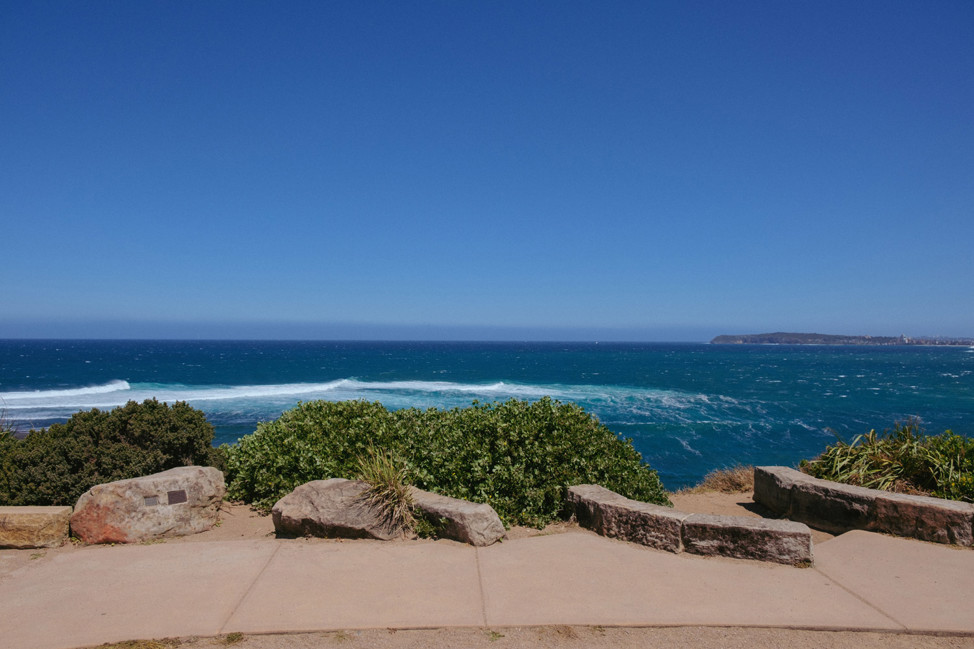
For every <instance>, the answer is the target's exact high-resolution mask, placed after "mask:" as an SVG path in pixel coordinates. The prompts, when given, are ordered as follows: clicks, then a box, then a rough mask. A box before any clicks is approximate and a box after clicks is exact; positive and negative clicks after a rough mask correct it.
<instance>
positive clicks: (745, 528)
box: [683, 514, 812, 565]
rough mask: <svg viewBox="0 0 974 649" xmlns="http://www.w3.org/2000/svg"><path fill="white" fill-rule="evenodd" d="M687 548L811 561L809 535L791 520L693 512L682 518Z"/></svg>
mask: <svg viewBox="0 0 974 649" xmlns="http://www.w3.org/2000/svg"><path fill="white" fill-rule="evenodd" d="M683 547H684V550H685V551H686V552H689V553H691V554H700V555H704V556H720V557H734V558H736V559H757V560H758V561H772V562H774V563H784V564H793V565H800V564H803V563H809V562H811V561H812V535H811V530H809V529H808V526H807V525H804V524H802V523H795V522H794V521H784V520H774V519H768V518H753V517H750V516H716V515H713V514H692V515H690V516H688V517H687V518H686V519H684V521H683Z"/></svg>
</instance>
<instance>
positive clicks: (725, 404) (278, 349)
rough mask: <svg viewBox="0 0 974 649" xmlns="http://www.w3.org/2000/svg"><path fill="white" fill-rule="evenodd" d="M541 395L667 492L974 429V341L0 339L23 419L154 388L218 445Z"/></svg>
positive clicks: (8, 397) (10, 403) (9, 403)
mask: <svg viewBox="0 0 974 649" xmlns="http://www.w3.org/2000/svg"><path fill="white" fill-rule="evenodd" d="M542 396H551V397H552V398H554V399H558V400H560V401H564V402H574V403H577V404H578V405H580V406H582V407H583V408H585V410H587V411H588V412H590V413H592V414H594V415H596V416H597V417H598V418H599V420H600V421H601V422H602V423H603V424H605V425H606V426H608V427H609V428H610V429H611V430H612V431H614V432H615V433H617V434H619V435H621V436H623V437H626V438H630V439H631V440H632V443H633V445H634V446H635V448H636V450H638V451H639V452H640V453H642V455H643V459H644V460H645V461H646V462H648V463H649V464H650V465H651V466H652V467H653V468H654V469H656V470H657V471H659V474H660V478H661V479H662V481H663V484H664V485H665V486H666V487H667V488H668V489H671V490H675V489H678V488H680V487H683V486H687V485H691V484H695V483H697V482H699V481H700V479H701V478H702V477H703V476H704V475H705V474H706V473H707V472H709V471H711V470H713V469H715V468H722V467H729V466H733V465H735V464H758V465H761V464H784V465H792V466H793V465H796V464H797V463H798V462H799V460H801V459H802V458H811V457H814V456H816V455H817V454H819V453H820V452H821V451H822V450H823V449H824V448H825V447H826V445H828V444H830V443H831V442H833V441H834V440H835V439H836V435H838V436H840V437H841V438H843V439H846V440H848V439H851V438H852V437H853V436H854V435H856V434H859V433H865V432H867V431H869V430H870V429H872V428H875V429H877V430H883V429H886V428H890V427H892V426H893V424H894V423H895V422H897V421H906V420H907V419H909V418H912V417H916V418H919V419H920V421H921V422H922V424H923V426H924V427H925V428H926V429H927V430H928V432H931V433H939V432H942V431H943V430H945V429H948V428H949V429H952V430H954V432H957V433H960V434H964V435H968V436H974V349H969V348H966V347H910V346H904V347H899V346H897V347H873V346H805V345H802V346H779V345H708V344H683V343H672V344H665V343H664V344H653V343H633V344H626V343H534V342H532V343H508V342H504V343H499V342H496V343H495V342H483V343H474V342H469V343H467V342H441V343H436V342H293V341H222V342H221V341H131V340H125V341H101V340H99V341H78V340H63V341H52V340H43V341H31V340H4V341H0V411H2V412H3V413H4V416H5V419H6V421H7V422H8V423H9V424H12V425H13V426H14V427H15V428H16V429H17V430H18V431H21V432H23V431H26V430H28V429H31V428H35V429H36V428H40V427H43V426H47V425H50V424H51V423H53V422H59V421H65V420H66V419H67V418H68V417H69V416H70V415H71V414H72V413H74V412H77V411H78V410H82V409H90V408H99V409H109V408H112V407H115V406H119V405H123V404H124V403H126V402H127V401H129V400H135V401H142V400H144V399H148V398H151V397H156V398H158V399H159V400H160V401H166V402H174V401H186V402H188V403H189V404H190V405H192V406H194V407H196V408H199V409H200V410H202V411H203V412H205V413H206V417H207V419H208V420H209V421H210V422H211V423H212V424H213V426H214V427H215V430H216V438H215V442H214V443H215V444H217V445H218V444H221V443H233V442H234V441H236V440H237V439H239V437H240V436H242V435H245V434H248V433H251V432H253V431H254V429H255V427H256V424H257V422H259V421H268V420H272V419H275V418H277V417H278V416H279V415H280V414H281V413H282V412H283V411H284V410H287V409H289V408H291V407H293V406H295V405H296V404H297V403H298V402H299V401H312V400H316V399H327V400H345V399H364V400H368V401H380V402H382V403H383V404H385V405H386V406H387V407H389V408H408V407H415V408H429V407H438V408H454V407H464V406H468V405H470V404H471V402H473V401H474V400H479V401H480V402H490V401H499V400H506V399H509V398H517V399H529V400H533V399H538V398H541V397H542Z"/></svg>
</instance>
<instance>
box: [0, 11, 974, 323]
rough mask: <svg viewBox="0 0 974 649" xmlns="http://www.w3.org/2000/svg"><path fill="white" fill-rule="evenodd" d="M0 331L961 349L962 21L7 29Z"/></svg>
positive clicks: (968, 232) (123, 22)
mask: <svg viewBox="0 0 974 649" xmlns="http://www.w3.org/2000/svg"><path fill="white" fill-rule="evenodd" d="M0 226H2V227H0V240H2V242H3V258H4V263H3V264H2V271H0V273H2V275H0V286H2V292H3V298H2V300H0V301H2V307H0V337H38V336H40V337H190V338H194V337H270V338H275V337H299V338H356V337H358V338H478V339H482V338H514V339H531V338H554V339H603V340H609V339H613V338H614V339H629V340H706V339H709V338H710V337H712V336H714V335H717V334H720V333H745V332H763V331H777V330H786V331H816V332H822V333H851V334H856V333H861V334H875V335H897V334H901V333H906V334H909V335H948V336H972V335H974V279H972V278H974V254H972V247H974V3H971V2H968V1H966V0H964V1H958V2H896V1H883V2H846V1H843V2H827V1H821V0H816V1H815V2H797V1H795V2H778V1H773V2H723V1H721V2H703V1H699V2H696V1H695V2H675V1H674V2H642V1H640V2H610V3H594V2H585V3H581V2H564V1H561V2H528V3H523V2H509V3H508V2H484V3H474V2H469V3H468V2H414V3H397V2H390V3H380V2H348V3H339V2H327V3H324V2H286V3H270V2H266V3H258V2H238V1H233V2H128V1H124V2H93V3H85V2H70V3H68V2H55V3H44V2H5V3H2V4H0Z"/></svg>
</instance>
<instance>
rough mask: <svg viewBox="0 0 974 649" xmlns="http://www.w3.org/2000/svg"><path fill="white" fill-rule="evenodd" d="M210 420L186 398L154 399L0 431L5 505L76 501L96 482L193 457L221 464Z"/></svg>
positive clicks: (0, 489) (0, 499) (0, 496)
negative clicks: (22, 432)
mask: <svg viewBox="0 0 974 649" xmlns="http://www.w3.org/2000/svg"><path fill="white" fill-rule="evenodd" d="M212 444H213V426H212V425H211V424H210V423H209V422H208V421H206V417H205V416H204V414H203V413H202V412H201V411H199V410H196V409H195V408H192V407H190V406H189V405H187V404H186V403H183V402H176V403H174V404H173V405H171V406H170V405H168V404H166V403H160V402H158V401H156V400H155V399H149V400H146V401H144V402H142V403H137V402H135V401H130V402H128V404H127V405H125V406H122V407H119V408H115V409H113V410H110V411H102V410H98V409H94V410H89V411H82V412H78V413H75V414H74V415H72V416H71V418H70V419H68V421H66V422H65V423H63V424H53V425H51V426H50V427H49V428H46V429H41V430H32V431H30V433H29V434H28V435H27V436H26V437H24V439H22V440H18V439H16V438H15V437H14V436H13V434H12V432H11V431H9V430H5V431H0V505H74V504H75V502H76V501H77V500H78V498H79V497H80V496H81V494H83V493H84V492H85V491H87V490H88V489H90V488H91V487H93V486H95V485H97V484H101V483H104V482H113V481H115V480H123V479H126V478H135V477H139V476H143V475H148V474H151V473H158V472H159V471H165V470H166V469H171V468H174V467H177V466H184V465H190V464H199V465H214V466H217V467H220V466H222V464H223V463H222V459H221V455H222V451H220V450H219V449H215V448H213V445H212Z"/></svg>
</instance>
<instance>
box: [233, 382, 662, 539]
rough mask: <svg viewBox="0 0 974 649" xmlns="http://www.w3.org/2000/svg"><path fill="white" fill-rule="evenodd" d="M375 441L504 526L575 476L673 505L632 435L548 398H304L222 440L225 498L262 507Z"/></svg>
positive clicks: (558, 502) (550, 508)
mask: <svg viewBox="0 0 974 649" xmlns="http://www.w3.org/2000/svg"><path fill="white" fill-rule="evenodd" d="M371 447H375V448H377V449H381V450H382V451H383V452H385V453H387V454H388V455H389V456H390V457H391V458H392V459H393V460H394V461H395V462H396V463H397V464H399V465H401V466H403V467H405V469H406V474H407V476H408V479H409V480H410V481H411V482H412V483H413V484H415V485H416V486H417V487H419V488H421V489H426V490H429V491H434V492H436V493H440V494H443V495H447V496H452V497H454V498H464V499H467V500H472V501H474V502H482V503H488V504H489V505H491V506H492V507H493V508H494V509H495V510H496V511H497V513H498V515H500V517H501V519H502V520H504V522H505V523H506V524H508V525H511V524H521V525H534V526H542V525H544V524H545V523H547V522H549V521H551V520H552V519H553V518H554V517H555V516H557V515H558V513H559V511H560V510H561V508H562V506H563V501H564V491H565V488H566V487H567V486H570V485H573V484H582V483H598V484H601V485H603V486H604V487H606V488H608V489H612V490H613V491H616V492H618V493H621V494H622V495H624V496H627V497H629V498H633V499H635V500H641V501H645V502H655V503H660V504H669V500H668V498H667V495H666V492H665V491H664V490H663V487H662V485H661V484H660V482H659V478H658V476H657V475H656V472H655V471H653V470H652V469H650V468H649V467H648V466H647V465H646V464H644V463H643V462H642V459H641V456H640V455H639V453H637V452H636V450H635V449H633V447H632V444H631V443H630V442H629V441H628V440H622V439H619V437H618V436H616V434H615V433H613V432H612V431H610V430H609V429H608V428H606V427H605V426H603V425H602V424H600V423H599V421H598V420H597V419H596V418H594V417H593V416H591V415H589V414H588V413H586V412H585V411H584V410H583V409H582V408H580V407H578V406H576V405H574V404H565V403H559V402H557V401H552V400H551V399H547V398H546V399H542V400H540V401H537V402H534V403H528V402H525V401H517V400H514V399H512V400H510V401H507V402H504V403H491V404H481V403H477V402H474V404H473V405H472V406H471V407H468V408H462V409H461V408H454V409H452V410H439V409H436V408H431V409H428V410H417V409H404V410H397V411H391V412H390V411H389V410H386V409H385V408H384V407H383V406H382V405H381V404H379V403H366V402H362V401H346V402H325V401H314V402H309V403H302V404H299V405H298V407H296V408H294V409H292V410H289V411H287V412H285V413H284V414H283V415H282V416H281V418H280V419H277V420H276V421H272V422H264V423H261V424H259V425H258V427H257V430H256V431H255V432H254V433H253V434H251V435H246V436H244V437H243V438H241V439H240V441H239V442H237V443H236V444H235V445H233V446H230V447H224V448H226V451H227V480H228V489H229V495H230V496H231V497H233V498H237V499H240V500H244V501H246V502H249V503H251V504H253V505H255V506H258V507H261V508H265V509H266V508H270V507H271V506H273V504H274V502H276V501H277V500H278V499H279V498H281V497H283V496H284V495H286V494H287V493H289V492H290V491H291V490H293V489H294V488H295V487H297V486H299V485H301V484H303V483H305V482H308V481H310V480H321V479H324V478H353V477H354V476H355V475H356V473H357V468H358V466H359V464H358V462H359V458H360V457H362V456H364V455H366V454H367V453H368V452H369V449H370V448H371Z"/></svg>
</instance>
